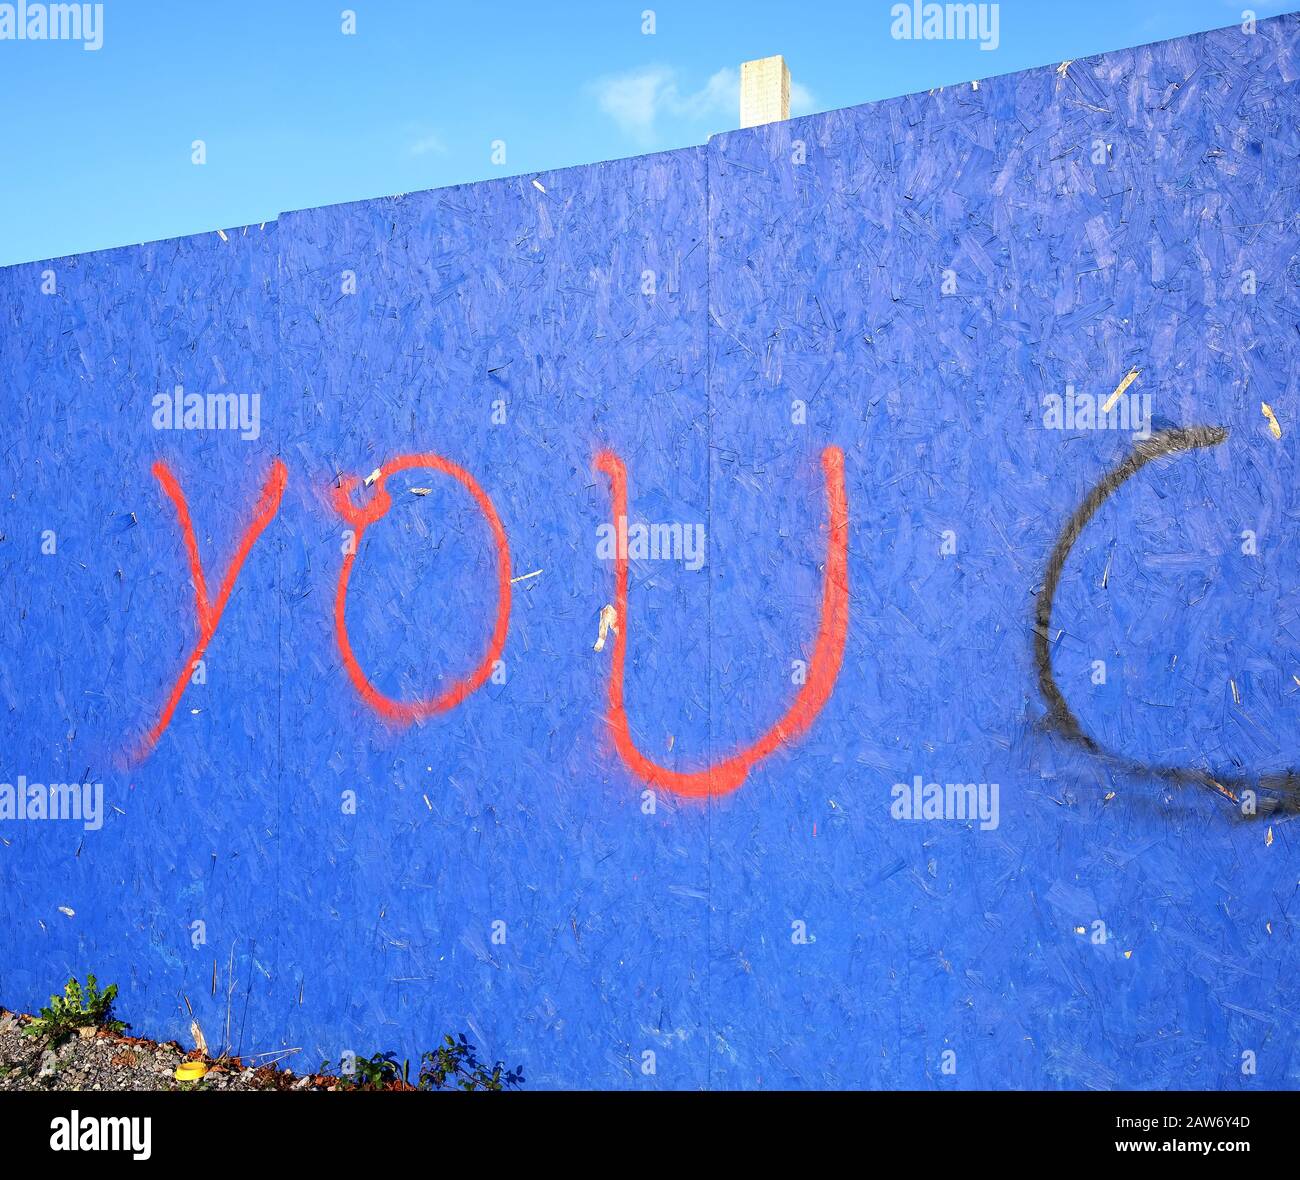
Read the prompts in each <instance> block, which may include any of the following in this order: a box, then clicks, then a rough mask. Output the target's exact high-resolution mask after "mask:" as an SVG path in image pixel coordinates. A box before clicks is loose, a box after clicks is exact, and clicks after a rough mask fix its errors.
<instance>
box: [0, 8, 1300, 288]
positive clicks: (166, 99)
mask: <svg viewBox="0 0 1300 1180" xmlns="http://www.w3.org/2000/svg"><path fill="white" fill-rule="evenodd" d="M17 2H18V0H15V3H17ZM29 2H30V0H29ZM5 7H6V5H5V4H3V3H0V21H2V20H3V10H4V8H5ZM891 7H892V0H803V2H802V3H795V2H793V0H633V2H631V3H624V2H622V0H553V2H543V0H532V2H525V0H490V2H489V0H461V2H460V3H444V2H442V0H344V2H341V0H328V2H327V0H255V2H254V0H221V2H220V3H216V2H202V3H200V2H198V0H193V2H191V0H104V4H103V29H102V32H103V45H102V47H101V48H100V49H98V50H96V51H87V50H86V49H84V48H83V46H82V45H81V44H79V43H74V42H69V41H32V40H22V41H19V40H7V39H6V40H0V112H3V113H0V177H3V181H2V182H0V265H4V264H8V263H14V262H23V261H30V260H34V259H40V258H46V257H54V256H58V255H62V254H69V253H75V252H79V251H83V250H93V249H100V248H104V247H109V246H118V245H125V244H128V243H132V242H139V241H147V240H152V239H155V238H164V237H171V236H174V235H179V234H186V233H197V232H201V231H205V230H211V229H214V228H217V227H229V226H236V225H242V224H246V223H249V222H258V221H264V220H269V219H271V218H273V217H275V216H276V215H277V214H278V213H280V212H281V211H283V210H286V209H301V208H305V207H309V206H313V205H326V204H332V203H334V202H337V201H346V200H355V199H358V198H363V197H375V196H382V195H385V194H388V193H395V192H409V191H412V190H415V189H422V188H435V187H438V186H440V185H446V184H455V183H458V182H462V181H468V180H479V179H483V178H486V177H491V176H501V175H510V174H515V173H528V172H534V171H540V170H543V169H549V168H557V167H562V166H565V165H569V164H581V163H587V162H590V161H593V160H603V159H610V158H613V157H617V156H627V155H634V154H637V153H640V152H645V151H653V150H657V149H660V148H670V147H680V146H683V145H686V144H693V143H702V142H703V141H704V140H705V139H707V138H708V136H709V135H710V133H712V132H717V131H725V130H727V129H729V128H731V127H734V126H736V123H737V121H738V119H737V111H736V106H737V97H736V94H737V67H738V65H739V63H740V62H741V61H743V60H746V59H748V58H753V57H761V56H765V55H767V54H771V53H783V54H784V55H785V57H786V61H787V63H788V64H789V66H790V69H791V73H792V75H793V78H794V83H795V104H794V105H795V111H794V113H796V114H802V113H806V112H808V111H812V110H829V109H831V108H834V107H843V106H852V105H855V104H857V103H864V102H870V101H872V100H874V99H878V98H885V97H888V96H890V95H895V94H904V93H908V92H911V91H915V90H925V89H928V88H930V87H932V86H940V85H947V84H950V83H955V82H965V81H969V80H971V79H973V78H984V77H989V76H991V75H994V74H1004V73H1008V72H1010V71H1012V70H1019V69H1024V68H1027V67H1030V66H1037V65H1044V64H1047V63H1055V62H1060V61H1062V60H1064V59H1066V58H1078V57H1084V56H1087V55H1088V54H1092V53H1098V52H1101V51H1103V50H1107V49H1118V48H1122V47H1125V46H1130V45H1139V44H1142V43H1144V42H1147V41H1157V40H1162V39H1164V38H1166V37H1176V36H1180V35H1183V34H1186V33H1192V32H1198V31H1200V30H1203V29H1211V28H1218V27H1221V26H1224V25H1229V24H1235V23H1238V22H1239V21H1240V19H1241V13H1242V10H1243V9H1244V8H1247V7H1249V8H1252V9H1254V10H1255V11H1257V12H1258V13H1259V15H1260V16H1261V17H1263V16H1267V15H1276V14H1277V13H1280V12H1286V11H1293V10H1295V9H1296V8H1297V7H1300V4H1297V3H1296V2H1295V0H1143V2H1141V3H1135V2H1134V0H1001V3H1000V5H999V6H998V8H999V13H998V46H997V48H996V49H992V50H985V49H981V48H980V45H979V42H978V41H971V40H967V41H955V40H954V41H900V40H895V39H894V38H893V37H891V35H890V29H891V23H892V21H891V15H890V9H891ZM345 9H350V10H352V11H353V12H355V14H356V27H355V33H354V34H352V35H345V34H344V32H343V30H342V24H343V22H342V17H341V14H342V13H343V12H344V10H345ZM647 9H652V10H653V12H654V27H655V31H654V33H653V34H650V35H647V34H646V33H643V32H642V27H643V23H644V22H643V17H642V14H643V12H645V11H646V10H647ZM196 139H202V140H203V141H204V143H205V145H206V150H207V163H206V164H203V165H202V166H197V165H195V164H194V163H193V162H192V160H191V144H192V143H193V141H195V140H196ZM494 140H503V141H504V142H505V163H504V164H496V163H494V162H493V159H492V144H493V141H494Z"/></svg>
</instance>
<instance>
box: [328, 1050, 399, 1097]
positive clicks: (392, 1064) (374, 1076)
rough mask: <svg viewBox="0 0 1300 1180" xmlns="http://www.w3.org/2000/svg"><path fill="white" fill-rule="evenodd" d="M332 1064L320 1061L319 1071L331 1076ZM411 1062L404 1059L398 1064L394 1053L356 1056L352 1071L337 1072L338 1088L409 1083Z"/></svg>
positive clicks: (340, 1063) (386, 1086)
mask: <svg viewBox="0 0 1300 1180" xmlns="http://www.w3.org/2000/svg"><path fill="white" fill-rule="evenodd" d="M342 1068H343V1063H342V1062H341V1061H340V1062H339V1069H340V1070H341V1069H342ZM332 1071H333V1066H331V1065H330V1063H329V1062H328V1061H322V1062H321V1066H320V1072H321V1073H323V1074H329V1075H330V1076H333V1073H332ZM410 1072H411V1064H410V1062H409V1061H404V1062H402V1064H401V1065H400V1066H399V1065H398V1064H397V1056H396V1054H394V1053H375V1054H374V1055H372V1056H370V1057H358V1058H357V1060H356V1065H355V1067H354V1072H352V1073H350V1074H343V1073H340V1074H339V1089H341V1090H389V1089H392V1088H393V1086H394V1084H395V1083H398V1082H400V1083H401V1084H402V1085H409V1084H410V1083H409V1080H408V1079H409V1077H410Z"/></svg>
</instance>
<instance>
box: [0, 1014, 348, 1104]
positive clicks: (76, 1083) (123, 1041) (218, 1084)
mask: <svg viewBox="0 0 1300 1180" xmlns="http://www.w3.org/2000/svg"><path fill="white" fill-rule="evenodd" d="M30 1020H31V1017H30V1016H23V1015H21V1014H20V1013H16V1012H10V1011H9V1010H8V1009H5V1008H0V1090H308V1089H313V1090H329V1089H334V1088H335V1079H334V1078H326V1077H313V1076H310V1075H308V1076H304V1077H297V1076H295V1075H294V1074H293V1073H291V1072H290V1071H288V1070H282V1069H277V1068H275V1067H274V1066H265V1065H264V1066H260V1067H257V1068H253V1067H250V1066H246V1065H244V1064H243V1063H242V1062H240V1061H239V1060H237V1059H236V1060H226V1061H223V1062H219V1063H218V1062H213V1061H209V1062H208V1065H209V1066H210V1067H211V1068H210V1069H209V1071H208V1073H207V1074H205V1075H204V1077H203V1078H202V1079H200V1080H199V1081H197V1082H178V1081H177V1080H176V1079H175V1077H173V1076H172V1075H173V1074H174V1072H175V1070H176V1067H177V1066H178V1065H179V1064H180V1063H181V1062H182V1061H193V1060H199V1059H200V1054H198V1053H196V1052H187V1051H186V1050H185V1049H183V1048H181V1046H180V1045H178V1044H176V1042H175V1041H170V1042H168V1043H166V1044H162V1045H160V1044H158V1043H157V1042H156V1041H146V1040H141V1039H139V1038H137V1037H127V1036H118V1035H116V1034H114V1033H109V1032H105V1031H103V1030H102V1029H101V1030H89V1029H83V1030H82V1032H83V1034H89V1035H82V1036H74V1037H72V1038H71V1039H70V1040H67V1041H65V1042H64V1043H63V1044H62V1045H59V1046H58V1047H57V1048H54V1049H52V1048H49V1047H47V1046H46V1045H44V1044H43V1043H42V1042H40V1041H39V1040H37V1039H36V1038H35V1037H27V1036H23V1034H22V1028H23V1026H24V1025H25V1024H27V1023H28V1022H29V1021H30Z"/></svg>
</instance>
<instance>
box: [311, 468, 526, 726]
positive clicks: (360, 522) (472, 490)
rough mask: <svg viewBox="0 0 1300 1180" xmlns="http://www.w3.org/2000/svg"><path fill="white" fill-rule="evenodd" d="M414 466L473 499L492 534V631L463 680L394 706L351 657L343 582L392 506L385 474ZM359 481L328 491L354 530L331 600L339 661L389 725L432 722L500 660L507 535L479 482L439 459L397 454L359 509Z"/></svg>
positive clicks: (506, 614) (506, 619) (506, 618)
mask: <svg viewBox="0 0 1300 1180" xmlns="http://www.w3.org/2000/svg"><path fill="white" fill-rule="evenodd" d="M413 467H418V468H422V469H428V470H431V471H438V472H441V473H442V474H443V475H449V476H451V478H452V479H454V480H455V481H456V482H457V483H459V484H460V485H461V486H462V487H463V488H464V489H465V490H466V491H467V492H469V494H470V495H471V496H472V497H473V499H474V503H475V504H476V505H478V509H479V511H480V512H481V513H482V514H483V517H484V519H485V520H486V521H487V523H488V528H489V529H491V531H492V542H493V545H494V547H495V548H496V552H497V613H496V622H495V624H494V625H493V628H492V638H491V639H490V640H489V642H488V648H487V652H486V654H485V655H484V656H483V659H482V660H481V661H480V662H479V664H478V666H477V667H476V668H475V669H474V670H473V671H472V672H471V673H470V674H469V675H468V676H466V677H464V678H463V679H461V680H457V681H456V682H455V683H454V684H452V685H451V686H450V687H449V688H447V689H446V690H445V691H443V692H441V693H439V694H438V695H437V696H433V697H429V698H427V699H425V700H419V701H398V700H394V699H393V698H392V697H389V696H385V695H384V694H383V693H382V692H380V691H379V690H378V689H377V688H375V686H374V685H373V684H371V683H370V680H369V679H368V678H367V676H366V674H365V672H363V671H362V670H361V665H360V664H359V663H357V658H356V656H355V655H354V654H353V651H352V644H351V642H350V641H349V639H348V626H347V620H346V618H345V615H346V611H347V602H348V582H349V580H350V579H351V577H352V566H353V564H354V563H355V561H356V555H357V552H358V551H359V550H360V548H361V537H362V535H363V534H364V533H365V531H366V529H367V528H369V527H370V526H371V525H372V524H374V523H375V521H377V520H380V519H381V518H382V517H383V516H384V515H385V514H386V513H387V512H388V510H389V508H391V507H392V504H393V501H392V498H391V497H390V496H389V494H388V490H387V489H386V488H385V486H384V484H385V482H386V481H387V479H388V477H389V476H390V475H395V474H396V473H397V472H399V471H409V470H410V469H411V468H413ZM360 482H361V480H359V479H358V478H357V477H356V476H349V477H348V478H347V479H345V480H344V481H343V483H342V485H341V486H340V487H337V488H335V489H334V490H333V494H332V496H331V500H332V502H333V505H334V508H335V511H337V512H338V514H339V515H340V516H342V517H343V519H344V520H346V521H347V522H348V523H349V524H350V525H351V526H352V527H353V529H355V530H356V544H355V545H354V546H353V547H352V548H351V550H350V551H349V552H347V553H345V554H344V555H343V568H342V569H341V570H340V571H339V583H338V591H337V593H336V594H335V596H334V632H335V635H336V637H337V639H338V644H339V652H340V653H341V654H342V656H343V665H344V667H345V668H347V670H348V676H349V677H350V678H351V680H352V684H353V686H354V687H355V688H356V690H357V692H358V693H360V694H361V699H362V700H364V701H365V702H366V704H367V705H369V706H370V707H371V708H372V709H374V710H375V712H376V713H378V714H380V715H381V716H382V717H386V718H387V719H388V720H390V721H396V722H400V723H409V722H411V721H419V720H421V719H423V718H425V717H431V716H433V715H434V714H435V713H445V712H446V711H447V710H448V709H454V708H455V707H456V706H457V705H459V704H460V703H461V701H463V700H464V699H465V698H466V697H467V696H469V695H470V694H471V693H472V692H474V691H476V690H477V689H479V688H481V687H482V686H483V684H484V683H486V681H487V679H488V677H489V676H491V675H492V665H493V664H494V663H496V661H497V660H499V659H500V658H501V653H502V651H504V650H505V645H506V632H507V631H508V630H509V627H510V545H509V543H508V542H507V541H506V531H505V529H504V528H503V527H502V525H501V518H500V517H499V516H498V515H497V510H496V508H495V507H493V505H492V501H491V500H490V499H489V498H488V494H487V493H486V492H485V491H484V490H483V489H482V488H481V487H480V486H479V484H478V481H477V480H476V479H475V478H474V477H473V476H472V475H470V473H469V472H468V471H466V470H465V469H464V468H463V467H458V466H457V465H456V464H455V463H452V462H451V461H450V460H448V459H444V458H443V457H442V456H441V455H435V454H432V453H427V454H423V455H399V456H397V458H395V459H390V460H389V461H388V462H387V463H385V464H384V465H383V466H382V467H381V468H380V473H379V476H378V478H377V479H376V480H375V485H374V492H373V494H372V496H371V498H370V502H369V503H368V504H366V505H365V506H364V507H360V508H358V507H357V506H356V505H354V504H353V503H352V490H353V488H355V487H356V486H357V485H358V484H359V483H360Z"/></svg>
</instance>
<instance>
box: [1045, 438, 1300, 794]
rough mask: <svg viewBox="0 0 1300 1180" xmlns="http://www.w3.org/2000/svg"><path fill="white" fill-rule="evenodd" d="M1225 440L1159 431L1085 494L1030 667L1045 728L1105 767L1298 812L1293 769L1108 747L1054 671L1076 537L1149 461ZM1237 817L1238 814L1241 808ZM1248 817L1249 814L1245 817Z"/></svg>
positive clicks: (1056, 568)
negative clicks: (1179, 762)
mask: <svg viewBox="0 0 1300 1180" xmlns="http://www.w3.org/2000/svg"><path fill="white" fill-rule="evenodd" d="M1227 437H1228V432H1227V430H1225V429H1224V428H1223V427H1220V426H1190V427H1185V428H1180V429H1175V430H1161V431H1159V432H1157V433H1156V434H1153V435H1152V436H1151V437H1150V438H1148V439H1145V440H1143V441H1141V442H1139V443H1137V445H1136V446H1134V448H1133V450H1132V451H1131V452H1130V453H1129V454H1128V456H1127V457H1126V458H1125V459H1124V461H1123V462H1122V463H1120V464H1119V466H1118V467H1115V468H1113V469H1112V470H1111V471H1108V472H1107V473H1106V475H1104V476H1103V477H1102V479H1101V481H1100V482H1099V483H1098V484H1097V485H1096V486H1095V487H1094V488H1093V489H1092V491H1090V492H1089V493H1088V495H1087V496H1086V497H1085V498H1084V501H1083V503H1082V504H1080V505H1079V507H1078V508H1076V509H1075V510H1074V514H1073V515H1072V516H1071V517H1070V519H1069V520H1068V521H1067V522H1066V525H1065V528H1064V529H1063V530H1062V531H1061V535H1060V537H1058V538H1057V541H1056V545H1055V547H1054V548H1053V549H1052V555H1051V557H1050V558H1049V559H1048V562H1047V572H1046V575H1045V577H1044V579H1043V585H1042V588H1041V589H1040V590H1039V592H1038V597H1037V599H1036V601H1035V604H1034V665H1035V667H1036V668H1037V670H1038V691H1039V692H1040V693H1041V694H1042V697H1043V701H1044V702H1045V703H1046V705H1047V724H1048V725H1050V726H1051V727H1052V728H1054V729H1055V730H1056V731H1057V732H1058V733H1059V734H1060V735H1061V736H1062V737H1064V738H1065V739H1066V740H1067V741H1069V742H1072V743H1073V744H1074V745H1076V746H1079V747H1080V748H1081V749H1083V750H1086V751H1087V752H1088V753H1089V754H1092V755H1093V756H1095V757H1097V758H1099V759H1101V760H1102V761H1104V762H1105V763H1107V764H1108V765H1109V766H1111V767H1113V768H1114V769H1116V770H1119V771H1122V772H1124V773H1127V774H1133V775H1140V776H1145V777H1150V778H1156V779H1160V780H1161V781H1163V782H1167V783H1171V784H1173V785H1175V786H1195V787H1207V788H1209V789H1210V790H1212V791H1214V792H1216V793H1217V794H1218V795H1220V796H1222V797H1223V798H1225V799H1228V800H1231V801H1232V802H1233V803H1238V802H1239V801H1240V796H1241V792H1243V791H1247V790H1250V791H1254V792H1255V794H1256V799H1257V803H1256V809H1255V812H1254V814H1257V815H1266V814H1272V813H1276V812H1279V811H1280V812H1285V813H1288V814H1295V813H1298V812H1300V773H1298V772H1297V771H1295V770H1286V771H1281V772H1279V773H1275V774H1267V775H1263V776H1261V777H1259V778H1252V777H1250V776H1247V775H1217V774H1210V773H1209V772H1208V771H1204V770H1197V769H1196V768H1194V767H1190V766H1161V765H1153V764H1149V763H1146V762H1142V761H1140V760H1138V759H1136V758H1130V757H1128V756H1127V755H1125V754H1120V753H1117V752H1116V751H1114V750H1110V749H1107V748H1106V747H1105V746H1103V745H1102V744H1101V743H1100V742H1098V741H1097V740H1096V739H1095V738H1094V737H1092V735H1091V734H1089V733H1087V732H1086V731H1085V730H1084V728H1083V727H1082V726H1081V725H1080V724H1079V719H1078V717H1076V716H1075V715H1074V711H1073V710H1072V709H1071V708H1070V705H1069V703H1068V702H1067V701H1066V699H1065V696H1064V694H1063V693H1062V692H1061V689H1060V686H1059V685H1058V684H1057V683H1056V676H1055V674H1054V673H1053V671H1052V643H1051V630H1052V605H1053V602H1054V600H1055V598H1056V590H1057V587H1058V586H1059V584H1060V581H1061V573H1062V571H1063V570H1064V569H1065V561H1066V558H1067V557H1069V555H1070V550H1071V549H1072V548H1073V547H1074V543H1075V542H1076V541H1077V540H1078V539H1079V536H1080V534H1081V533H1082V532H1083V530H1084V528H1085V527H1086V526H1087V524H1088V522H1089V521H1090V520H1091V519H1092V518H1093V516H1094V515H1095V514H1096V512H1097V509H1098V508H1100V507H1101V506H1102V504H1104V503H1105V502H1106V500H1107V498H1108V497H1109V496H1110V495H1111V493H1112V492H1114V491H1115V489H1116V488H1118V487H1119V486H1120V485H1121V484H1123V483H1124V482H1125V481H1126V480H1128V479H1130V478H1131V477H1132V476H1134V475H1136V474H1137V473H1138V472H1139V471H1141V470H1142V468H1143V467H1145V466H1146V465H1147V464H1148V463H1150V462H1151V460H1152V459H1158V458H1160V457H1161V456H1163V455H1174V454H1177V453H1178V452H1180V451H1190V450H1195V449H1196V448H1198V447H1215V446H1218V445H1219V443H1221V442H1223V440H1224V439H1226V438H1227ZM1238 810H1239V813H1240V809H1238ZM1247 818H1249V815H1247Z"/></svg>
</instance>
